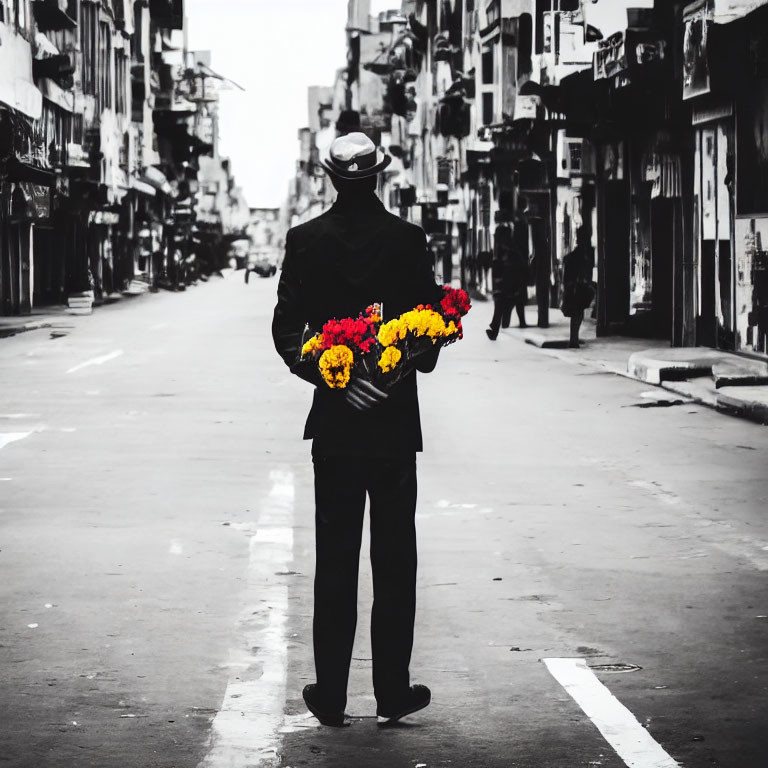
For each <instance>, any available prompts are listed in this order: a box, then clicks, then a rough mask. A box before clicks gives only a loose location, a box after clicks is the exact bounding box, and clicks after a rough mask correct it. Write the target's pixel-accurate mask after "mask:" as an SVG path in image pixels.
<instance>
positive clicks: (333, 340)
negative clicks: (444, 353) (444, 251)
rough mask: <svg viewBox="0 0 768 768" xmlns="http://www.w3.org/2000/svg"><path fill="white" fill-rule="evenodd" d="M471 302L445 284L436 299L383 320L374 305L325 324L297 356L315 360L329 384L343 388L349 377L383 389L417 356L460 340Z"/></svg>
mask: <svg viewBox="0 0 768 768" xmlns="http://www.w3.org/2000/svg"><path fill="white" fill-rule="evenodd" d="M470 307H471V303H470V300H469V296H468V295H467V293H466V291H463V290H460V289H454V288H450V287H449V286H443V298H442V300H441V301H440V303H439V304H437V305H431V304H427V305H424V304H419V306H417V307H414V308H413V309H412V310H410V311H409V312H405V313H403V314H402V315H400V317H398V318H395V319H393V320H389V321H388V322H384V320H383V309H382V305H381V304H373V305H371V306H369V307H367V308H366V310H365V312H363V313H362V314H360V315H359V317H357V318H351V317H346V318H344V319H342V320H336V319H333V320H329V321H328V322H327V323H325V325H324V326H323V328H322V330H321V331H320V333H317V334H315V335H314V336H313V337H312V338H310V339H309V340H308V341H307V342H306V343H305V344H304V345H303V347H302V350H301V359H302V360H314V361H316V362H317V365H318V368H319V370H320V375H321V376H322V378H323V381H325V383H326V384H327V385H328V386H329V387H330V388H331V389H344V388H345V387H346V386H347V385H348V384H349V382H350V380H351V378H352V377H353V376H358V377H361V378H363V379H365V380H367V381H369V382H371V383H372V384H373V385H374V386H376V387H378V388H380V389H386V388H388V387H390V386H392V385H393V384H395V383H397V382H398V381H400V380H401V379H402V377H403V376H405V375H406V374H408V373H409V372H410V371H412V370H413V369H414V368H415V361H416V359H417V358H418V357H419V356H420V355H422V354H424V353H425V352H427V351H429V350H431V349H434V348H435V346H436V345H437V346H440V347H442V346H446V345H447V344H452V343H453V342H454V341H458V340H459V339H461V338H462V337H463V335H464V333H463V330H462V326H461V318H462V317H463V316H464V315H466V314H467V312H469V310H470Z"/></svg>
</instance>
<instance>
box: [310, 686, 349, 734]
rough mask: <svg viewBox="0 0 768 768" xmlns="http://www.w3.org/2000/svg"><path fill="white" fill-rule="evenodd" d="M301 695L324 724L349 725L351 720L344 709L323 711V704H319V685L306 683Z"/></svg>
mask: <svg viewBox="0 0 768 768" xmlns="http://www.w3.org/2000/svg"><path fill="white" fill-rule="evenodd" d="M301 695H302V696H303V697H304V703H305V704H306V705H307V709H308V710H309V711H310V712H311V713H312V714H313V715H314V716H315V717H316V718H317V719H318V720H319V721H320V723H321V724H322V725H330V726H331V727H332V728H344V727H345V726H347V725H349V720H347V716H346V715H345V714H344V712H343V711H340V712H327V711H325V712H324V711H323V709H322V704H319V702H318V698H319V697H318V695H317V685H316V684H315V683H312V684H311V685H305V686H304V690H303V691H302V692H301Z"/></svg>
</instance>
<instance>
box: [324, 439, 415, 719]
mask: <svg viewBox="0 0 768 768" xmlns="http://www.w3.org/2000/svg"><path fill="white" fill-rule="evenodd" d="M363 453H364V451H362V452H361V455H360V456H329V457H322V456H315V457H314V458H313V461H314V467H315V613H314V619H313V624H312V629H313V641H314V652H315V671H316V674H317V684H318V693H319V694H320V697H321V699H322V701H323V707H324V708H327V710H328V711H338V710H343V709H344V707H345V706H346V701H347V682H348V679H349V666H350V662H351V660H352V646H353V643H354V639H355V629H356V626H357V585H358V566H359V562H360V543H361V540H362V533H363V517H364V511H365V499H366V494H367V495H368V496H369V498H370V519H371V553H370V555H371V570H372V573H373V609H372V613H371V645H372V648H371V650H372V655H373V690H374V694H375V696H376V701H377V704H378V706H379V708H380V709H382V708H383V709H387V708H390V707H393V706H397V705H398V704H399V702H401V701H402V699H403V697H404V696H405V695H406V693H407V692H408V688H409V685H410V678H409V672H408V667H409V665H410V661H411V650H412V648H413V625H414V619H415V616H416V526H415V515H416V458H415V455H414V454H410V455H407V456H403V457H397V458H387V459H376V458H372V457H370V456H368V455H362V454H363Z"/></svg>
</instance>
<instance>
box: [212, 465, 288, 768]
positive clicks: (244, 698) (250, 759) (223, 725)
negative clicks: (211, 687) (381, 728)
mask: <svg viewBox="0 0 768 768" xmlns="http://www.w3.org/2000/svg"><path fill="white" fill-rule="evenodd" d="M270 479H271V481H272V486H271V488H270V491H269V493H268V494H267V495H266V496H265V498H264V499H263V501H262V506H261V514H260V516H259V524H258V526H256V525H254V524H253V523H239V524H234V525H232V526H231V527H232V529H233V530H237V531H242V532H244V533H247V534H249V535H250V542H249V552H250V556H249V561H248V578H247V588H246V589H247V601H248V602H247V604H246V607H245V608H244V609H243V611H242V612H241V614H240V618H239V621H238V627H239V633H238V634H239V638H238V639H239V642H238V643H237V646H236V648H235V649H233V650H232V651H231V652H230V662H229V666H230V669H231V670H232V671H231V676H230V680H229V683H228V685H227V689H226V691H225V693H224V701H223V703H222V705H221V708H220V709H219V711H218V712H217V714H216V717H215V718H214V719H213V723H212V725H211V737H210V746H209V749H208V753H207V754H206V756H205V758H204V759H203V760H202V761H201V762H200V763H199V764H198V768H256V766H259V765H272V764H274V761H275V760H276V758H277V755H278V749H279V745H280V732H281V730H282V729H283V728H284V726H285V716H284V714H283V710H284V709H285V695H286V682H287V672H288V665H287V662H288V641H287V631H286V623H287V619H288V585H287V583H286V581H285V576H284V574H285V572H286V571H288V570H289V566H290V565H291V564H292V562H293V527H292V523H293V504H294V496H295V493H294V478H293V473H292V472H286V471H281V470H274V471H273V472H271V473H270Z"/></svg>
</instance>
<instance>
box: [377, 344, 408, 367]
mask: <svg viewBox="0 0 768 768" xmlns="http://www.w3.org/2000/svg"><path fill="white" fill-rule="evenodd" d="M402 356H403V353H402V352H401V351H400V350H399V349H398V348H397V347H387V348H386V349H385V350H384V352H382V354H381V358H379V368H381V370H382V371H384V373H389V371H391V370H393V369H394V367H395V366H396V365H397V364H398V363H399V362H400V358H401V357H402Z"/></svg>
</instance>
